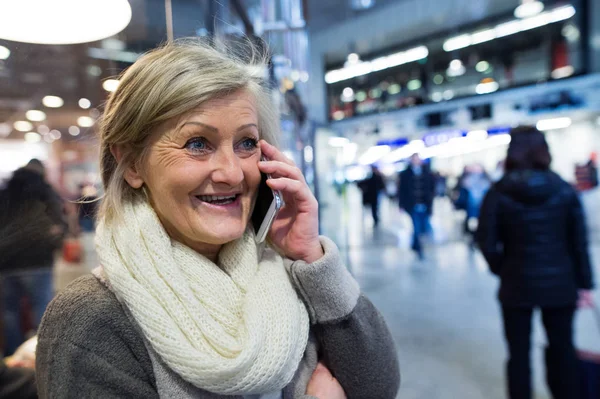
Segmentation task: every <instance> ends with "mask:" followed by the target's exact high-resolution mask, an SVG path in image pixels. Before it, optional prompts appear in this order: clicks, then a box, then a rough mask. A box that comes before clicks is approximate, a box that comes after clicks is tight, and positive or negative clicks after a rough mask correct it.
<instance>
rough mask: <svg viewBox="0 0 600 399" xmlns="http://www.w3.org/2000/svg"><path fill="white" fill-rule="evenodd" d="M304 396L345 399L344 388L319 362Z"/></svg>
mask: <svg viewBox="0 0 600 399" xmlns="http://www.w3.org/2000/svg"><path fill="white" fill-rule="evenodd" d="M306 394H307V395H310V396H314V397H315V398H319V399H346V393H345V392H344V388H342V386H341V385H340V383H339V382H338V380H336V379H335V378H334V377H333V375H331V373H330V372H329V370H328V369H327V367H325V366H324V365H323V363H320V362H319V364H317V368H316V370H315V371H314V373H313V375H312V377H310V381H309V382H308V387H307V388H306Z"/></svg>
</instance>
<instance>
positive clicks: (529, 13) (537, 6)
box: [515, 0, 544, 19]
mask: <svg viewBox="0 0 600 399" xmlns="http://www.w3.org/2000/svg"><path fill="white" fill-rule="evenodd" d="M542 11H544V3H542V2H541V1H538V0H522V1H521V5H520V6H518V7H517V8H516V9H515V17H516V18H520V19H523V18H529V17H533V16H536V15H538V14H539V13H541V12H542Z"/></svg>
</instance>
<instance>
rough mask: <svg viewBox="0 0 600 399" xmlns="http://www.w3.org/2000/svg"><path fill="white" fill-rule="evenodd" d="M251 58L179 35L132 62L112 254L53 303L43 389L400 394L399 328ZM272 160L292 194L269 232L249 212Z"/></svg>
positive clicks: (123, 106)
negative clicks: (350, 265)
mask: <svg viewBox="0 0 600 399" xmlns="http://www.w3.org/2000/svg"><path fill="white" fill-rule="evenodd" d="M254 66H256V65H254ZM257 70H258V68H253V67H250V65H249V64H247V63H244V62H242V61H240V59H239V58H236V57H233V56H231V55H228V54H227V53H225V52H223V51H220V50H216V49H215V48H214V47H212V46H209V45H206V44H201V43H198V42H190V41H181V42H175V43H170V44H166V45H165V46H163V47H161V48H158V49H156V50H154V51H152V52H150V53H148V54H146V55H144V56H143V57H141V58H140V59H139V60H138V61H137V62H136V63H135V64H134V65H133V66H131V67H130V68H129V69H128V70H127V71H126V72H125V73H124V74H123V76H122V77H121V79H120V82H121V83H120V85H119V88H118V89H117V91H116V92H114V93H113V94H112V96H111V98H110V100H109V102H108V104H107V106H106V110H105V116H104V118H103V121H102V124H101V128H100V138H101V151H102V153H101V167H102V179H103V183H104V186H105V197H104V200H103V203H102V207H101V212H100V214H99V225H98V229H97V249H98V254H99V258H100V260H101V266H100V267H99V268H98V269H96V270H95V272H94V275H93V276H88V277H84V278H82V279H79V280H77V281H76V282H74V283H73V284H72V285H70V287H69V288H67V289H66V290H65V291H63V292H62V293H61V294H60V295H59V296H58V297H57V298H56V299H55V300H54V301H53V302H52V303H51V305H50V306H49V308H48V310H47V312H46V314H45V316H44V319H43V322H42V325H41V327H40V331H39V344H38V352H37V372H38V385H39V391H40V396H41V397H42V398H46V397H51V398H55V397H57V398H58V397H59V398H66V397H85V398H93V397H102V398H111V397H115V398H117V397H118V398H123V397H127V398H154V397H161V398H221V397H236V398H244V399H246V398H253V399H255V398H261V399H266V398H309V397H316V398H320V399H336V398H344V397H348V398H377V399H385V398H394V397H395V395H396V393H397V390H398V387H399V367H398V362H397V357H396V350H395V346H394V343H393V340H392V338H391V336H390V333H389V331H388V328H387V327H386V324H385V322H384V320H383V318H382V317H381V315H380V314H379V313H378V312H377V310H376V309H375V308H374V307H373V305H372V304H371V302H369V300H368V299H366V298H365V297H364V296H362V295H361V294H360V290H359V287H358V285H357V283H356V282H355V281H354V280H353V278H352V277H351V276H350V274H349V273H348V271H347V270H346V268H345V267H344V265H343V264H342V262H341V259H340V255H339V253H338V250H337V248H336V246H335V245H334V244H333V242H331V241H330V240H329V239H327V238H325V237H320V236H319V235H318V217H317V207H318V204H317V201H316V199H315V197H314V196H313V195H312V193H311V191H310V189H309V187H308V186H307V184H306V182H305V180H304V178H303V176H302V174H301V172H300V171H299V169H298V168H297V167H295V166H294V164H293V162H292V161H290V160H289V159H288V158H286V157H285V156H284V155H283V154H282V153H281V152H280V151H279V150H278V149H277V148H276V146H275V145H274V144H275V141H276V132H277V124H278V117H277V113H276V112H274V108H273V106H272V105H271V103H270V101H269V94H268V91H267V90H266V88H265V85H264V82H263V81H262V78H261V77H260V76H257V75H256V74H257V72H256V71H257ZM261 155H262V156H264V157H266V158H267V159H268V161H261ZM261 172H263V173H268V174H270V175H271V176H272V178H271V179H270V180H268V185H269V186H270V187H271V188H272V189H274V190H279V191H281V192H282V193H283V197H284V200H285V206H284V207H283V208H282V210H281V212H280V213H279V215H278V217H277V219H276V221H275V222H274V224H273V226H272V228H271V231H270V234H269V241H268V242H269V244H268V245H266V246H264V245H258V244H256V243H255V239H254V234H255V232H254V230H253V228H252V227H251V225H250V224H249V223H248V222H249V219H250V216H251V214H252V210H253V207H254V203H255V201H256V196H257V190H258V186H259V183H260V180H261Z"/></svg>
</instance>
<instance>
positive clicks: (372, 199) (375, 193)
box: [358, 165, 385, 227]
mask: <svg viewBox="0 0 600 399" xmlns="http://www.w3.org/2000/svg"><path fill="white" fill-rule="evenodd" d="M358 186H359V188H360V189H361V190H362V194H363V205H369V207H370V208H371V214H372V215H373V225H374V226H375V227H377V226H378V225H379V193H381V191H382V190H383V189H385V183H384V182H383V177H382V176H381V172H380V171H379V169H378V168H377V166H375V165H371V176H370V177H369V178H368V179H365V180H363V181H361V182H360V183H359V184H358Z"/></svg>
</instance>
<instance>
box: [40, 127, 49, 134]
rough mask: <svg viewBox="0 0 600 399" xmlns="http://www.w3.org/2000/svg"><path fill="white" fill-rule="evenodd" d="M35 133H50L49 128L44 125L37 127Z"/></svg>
mask: <svg viewBox="0 0 600 399" xmlns="http://www.w3.org/2000/svg"><path fill="white" fill-rule="evenodd" d="M37 131H38V133H39V134H48V133H50V128H49V127H48V126H46V125H39V126H38V128H37Z"/></svg>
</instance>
